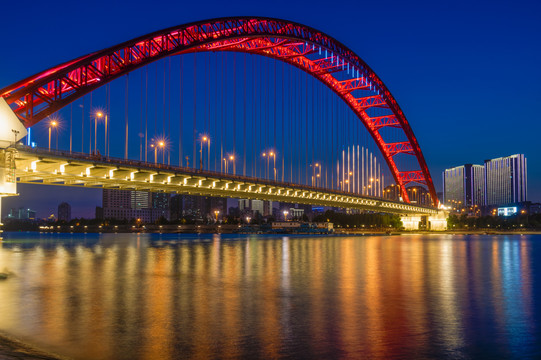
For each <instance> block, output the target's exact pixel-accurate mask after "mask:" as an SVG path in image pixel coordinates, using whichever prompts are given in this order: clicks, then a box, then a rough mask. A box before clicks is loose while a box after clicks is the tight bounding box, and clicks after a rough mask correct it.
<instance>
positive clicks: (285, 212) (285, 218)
mask: <svg viewBox="0 0 541 360" xmlns="http://www.w3.org/2000/svg"><path fill="white" fill-rule="evenodd" d="M288 214H289V211H287V210H284V221H287V215H288Z"/></svg>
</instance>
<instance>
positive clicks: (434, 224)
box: [400, 210, 449, 231]
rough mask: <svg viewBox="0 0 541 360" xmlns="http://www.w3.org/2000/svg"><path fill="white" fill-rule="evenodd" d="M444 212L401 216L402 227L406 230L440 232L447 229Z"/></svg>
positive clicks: (446, 214) (445, 213)
mask: <svg viewBox="0 0 541 360" xmlns="http://www.w3.org/2000/svg"><path fill="white" fill-rule="evenodd" d="M448 215H449V214H448V213H447V212H446V211H443V210H439V211H438V213H437V214H435V215H424V214H411V215H410V214H408V215H401V216H400V220H402V225H403V226H404V228H405V229H406V230H433V231H442V230H446V229H447V216H448Z"/></svg>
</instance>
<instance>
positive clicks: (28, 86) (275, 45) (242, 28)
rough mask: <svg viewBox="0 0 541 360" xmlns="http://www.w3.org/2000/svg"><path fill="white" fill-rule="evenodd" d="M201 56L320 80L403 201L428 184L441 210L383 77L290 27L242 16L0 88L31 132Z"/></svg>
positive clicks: (175, 31) (180, 29)
mask: <svg viewBox="0 0 541 360" xmlns="http://www.w3.org/2000/svg"><path fill="white" fill-rule="evenodd" d="M201 51H240V52H246V53H253V54H259V55H263V56H269V57H273V58H276V59H279V60H282V61H284V62H287V63H289V64H291V65H294V66H296V67H298V68H300V69H302V70H304V71H306V72H307V73H309V74H311V75H312V76H314V77H316V78H317V79H319V80H320V81H322V82H323V83H324V84H326V85H327V86H328V87H329V88H330V89H332V90H333V91H334V92H335V93H336V94H337V95H338V96H340V98H342V99H343V101H345V102H346V104H348V105H349V107H350V108H351V109H352V110H353V111H354V112H355V114H356V115H357V116H358V117H359V119H360V120H361V121H362V123H363V124H364V126H365V127H366V128H367V130H368V131H369V133H370V134H371V136H372V137H373V139H374V140H375V142H376V144H377V146H378V147H379V150H380V151H381V153H382V154H383V156H384V158H385V160H386V161H387V164H388V166H389V169H390V170H391V172H392V173H393V176H394V179H395V181H396V183H397V184H398V185H400V187H401V193H402V197H403V198H404V199H405V200H406V201H409V199H408V194H407V192H406V189H405V185H407V184H408V183H410V182H417V183H422V184H426V185H427V186H428V190H429V192H430V195H431V196H432V199H433V201H434V205H437V202H438V200H437V196H436V191H435V189H434V184H433V183H432V178H431V177H430V173H429V171H428V167H427V165H426V162H425V159H424V157H423V154H422V152H421V148H420V147H419V144H418V143H417V139H416V138H415V135H414V134H413V131H412V129H411V127H410V125H409V123H408V121H407V119H406V117H405V115H404V113H403V112H402V110H401V109H400V107H399V106H398V104H397V102H396V100H395V99H394V98H393V96H392V95H391V93H390V92H389V90H388V89H387V87H386V86H385V85H384V84H383V82H382V81H381V80H380V78H379V77H378V76H377V75H376V74H375V73H374V72H373V71H372V69H370V67H369V66H368V65H366V63H365V62H364V61H363V60H362V59H361V58H360V57H359V56H357V55H356V54H355V53H354V52H353V51H351V50H350V49H348V48H347V47H346V46H344V45H342V44H341V43H340V42H338V41H336V40H334V39H333V38H332V37H330V36H328V35H326V34H324V33H322V32H320V31H318V30H315V29H313V28H310V27H308V26H305V25H301V24H297V23H293V22H290V21H285V20H279V19H271V18H261V17H235V18H222V19H213V20H205V21H199V22H196V23H191V24H186V25H181V26H177V27H173V28H169V29H165V30H161V31H157V32H154V33H152V34H148V35H145V36H141V37H139V38H136V39H133V40H130V41H127V42H124V43H122V44H119V45H116V46H113V47H110V48H108V49H105V50H101V51H97V52H94V53H92V54H89V55H85V56H82V57H80V58H77V59H75V60H72V61H69V62H67V63H64V64H62V65H59V66H56V67H54V68H51V69H48V70H46V71H43V72H41V73H38V74H36V75H34V76H31V77H29V78H27V79H24V80H22V81H19V82H17V83H15V84H13V85H10V86H8V87H6V88H4V89H2V90H0V96H2V97H3V98H4V99H5V100H6V101H7V103H8V104H10V106H11V107H12V109H13V111H14V112H15V113H16V114H17V116H18V117H19V118H20V119H21V121H22V122H23V123H24V124H25V126H26V127H30V126H32V125H34V124H36V123H37V122H39V121H40V120H42V119H44V118H45V117H47V116H49V115H51V114H52V113H54V112H56V111H58V110H59V109H61V108H62V107H64V106H66V105H68V104H69V103H71V102H73V101H75V100H76V99H78V98H80V97H81V96H83V95H85V94H87V93H89V92H91V91H93V90H95V89H96V88H98V87H100V86H102V85H104V84H106V83H108V82H110V81H112V80H114V79H116V78H118V77H120V76H122V75H125V74H126V73H129V72H131V71H133V70H135V69H137V68H139V67H141V66H144V65H147V64H149V63H151V62H153V61H156V60H159V59H161V58H164V57H167V56H171V55H178V54H183V53H189V52H201ZM346 74H347V75H346ZM359 93H362V96H359ZM371 108H380V109H387V110H385V111H387V113H386V114H385V115H383V116H374V115H370V111H371V110H369V109H371ZM385 127H392V128H396V129H400V130H402V131H403V135H405V138H406V139H407V140H406V141H401V142H385V140H384V139H383V136H382V134H381V133H380V130H381V129H382V128H385ZM401 153H402V154H408V155H411V156H414V157H415V158H416V159H417V162H418V165H419V166H418V169H416V170H412V169H399V168H398V165H397V163H396V162H395V160H394V156H395V155H397V154H401Z"/></svg>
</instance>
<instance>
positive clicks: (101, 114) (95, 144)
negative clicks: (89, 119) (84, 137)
mask: <svg viewBox="0 0 541 360" xmlns="http://www.w3.org/2000/svg"><path fill="white" fill-rule="evenodd" d="M102 116H103V113H102V112H101V111H98V112H97V113H96V116H94V151H95V152H96V151H97V150H98V147H97V144H98V141H97V140H98V119H99V118H101V117H102Z"/></svg>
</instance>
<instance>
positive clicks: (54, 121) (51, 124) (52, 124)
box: [49, 120, 58, 151]
mask: <svg viewBox="0 0 541 360" xmlns="http://www.w3.org/2000/svg"><path fill="white" fill-rule="evenodd" d="M57 125H58V123H57V122H56V120H53V121H51V122H50V123H49V151H51V128H53V127H54V128H56V126H57Z"/></svg>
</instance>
